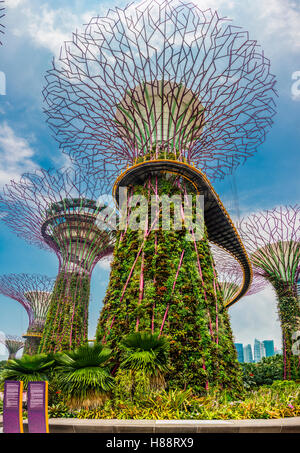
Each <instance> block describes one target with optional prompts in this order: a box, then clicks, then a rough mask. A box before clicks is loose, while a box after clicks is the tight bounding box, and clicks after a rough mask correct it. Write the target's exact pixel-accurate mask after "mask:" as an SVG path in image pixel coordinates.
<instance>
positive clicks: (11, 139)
mask: <svg viewBox="0 0 300 453" xmlns="http://www.w3.org/2000/svg"><path fill="white" fill-rule="evenodd" d="M34 154H35V153H34V150H33V149H32V148H31V146H30V144H29V143H28V141H27V140H26V139H24V138H22V137H18V136H17V135H16V134H15V132H14V130H13V129H12V128H11V127H10V126H9V125H8V124H7V123H6V122H3V123H0V185H3V184H6V183H8V182H9V181H10V180H12V179H15V178H18V177H19V176H20V175H21V174H22V173H24V172H25V171H32V170H34V169H36V168H37V165H36V164H35V163H34V162H33V160H32V158H33V156H34Z"/></svg>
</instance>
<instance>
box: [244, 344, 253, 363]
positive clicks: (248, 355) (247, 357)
mask: <svg viewBox="0 0 300 453" xmlns="http://www.w3.org/2000/svg"><path fill="white" fill-rule="evenodd" d="M244 362H245V363H253V355H252V348H251V344H247V346H244Z"/></svg>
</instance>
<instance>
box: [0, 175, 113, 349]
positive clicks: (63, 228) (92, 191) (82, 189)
mask: <svg viewBox="0 0 300 453" xmlns="http://www.w3.org/2000/svg"><path fill="white" fill-rule="evenodd" d="M109 188H110V184H109V180H108V179H104V178H103V179H99V178H98V179H97V180H96V179H95V178H93V177H91V176H90V175H89V174H88V173H84V172H82V171H79V170H78V171H76V170H74V169H72V168H69V169H66V170H63V171H54V170H53V171H52V170H51V171H46V170H38V171H36V172H35V173H27V174H25V175H23V176H22V178H21V180H20V181H19V182H14V181H12V182H11V183H10V184H8V185H6V186H5V187H4V189H3V193H2V195H1V196H0V212H2V213H5V215H4V216H3V218H2V219H3V222H5V223H6V224H7V226H8V227H10V228H11V229H12V230H13V231H14V232H15V233H16V234H17V235H19V236H21V237H23V238H24V239H26V240H27V241H28V242H30V243H32V244H35V245H37V246H39V247H41V248H43V249H47V250H51V251H54V252H55V253H56V255H57V257H58V259H59V270H58V276H57V278H56V282H55V285H54V289H53V293H52V297H51V301H50V308H49V311H48V315H47V320H46V324H45V328H44V330H43V334H42V339H41V343H40V348H41V349H42V351H43V352H48V351H52V350H55V351H56V350H57V348H58V349H72V348H73V347H76V346H78V345H80V344H82V343H83V342H85V340H86V337H87V329H88V305H89V294H90V279H91V274H92V271H93V269H94V267H95V265H96V264H97V263H98V261H99V260H100V259H101V258H103V257H105V256H108V255H110V254H111V253H112V251H113V246H114V241H115V224H114V220H115V218H114V213H115V211H114V209H113V208H112V206H110V205H109V203H110V198H111V196H109V195H107V194H108V192H109Z"/></svg>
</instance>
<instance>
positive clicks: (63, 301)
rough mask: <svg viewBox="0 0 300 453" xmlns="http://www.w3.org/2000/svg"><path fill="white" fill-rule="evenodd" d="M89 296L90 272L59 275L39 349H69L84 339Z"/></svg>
mask: <svg viewBox="0 0 300 453" xmlns="http://www.w3.org/2000/svg"><path fill="white" fill-rule="evenodd" d="M89 296H90V275H89V274H84V273H79V272H72V273H68V272H64V271H61V272H60V273H59V274H58V276H57V279H56V283H55V286H54V290H53V293H52V297H51V302H50V308H49V312H48V316H47V320H46V324H45V329H44V331H43V336H42V339H41V342H40V346H39V352H46V353H48V352H58V351H66V350H71V349H74V348H76V347H78V346H80V345H82V344H85V343H86V342H87V336H88V306H89Z"/></svg>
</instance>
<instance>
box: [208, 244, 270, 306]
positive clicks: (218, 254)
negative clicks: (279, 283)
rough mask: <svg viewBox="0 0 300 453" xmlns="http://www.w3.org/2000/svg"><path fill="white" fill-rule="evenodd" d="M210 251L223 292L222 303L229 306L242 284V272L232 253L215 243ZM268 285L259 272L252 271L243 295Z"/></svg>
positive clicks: (257, 291)
mask: <svg viewBox="0 0 300 453" xmlns="http://www.w3.org/2000/svg"><path fill="white" fill-rule="evenodd" d="M211 251H212V255H213V259H214V262H215V267H216V271H217V275H218V283H219V285H220V287H221V290H222V293H223V299H224V304H225V306H226V307H230V306H231V301H232V300H235V297H236V295H237V294H238V293H239V291H240V287H241V286H242V285H243V272H242V270H241V266H240V265H239V263H238V262H237V261H236V259H234V257H233V256H232V255H230V254H229V253H227V252H226V251H225V250H223V249H221V248H220V247H216V246H215V245H213V244H212V245H211ZM267 285H268V281H267V280H266V279H265V278H264V277H263V276H261V275H260V274H259V273H254V274H253V277H252V282H251V285H250V286H249V289H248V291H247V292H246V294H245V295H244V297H245V296H252V295H253V294H257V293H259V292H260V291H263V290H264V289H265V288H266V286H267Z"/></svg>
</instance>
